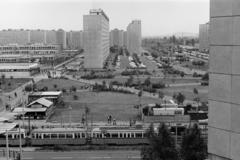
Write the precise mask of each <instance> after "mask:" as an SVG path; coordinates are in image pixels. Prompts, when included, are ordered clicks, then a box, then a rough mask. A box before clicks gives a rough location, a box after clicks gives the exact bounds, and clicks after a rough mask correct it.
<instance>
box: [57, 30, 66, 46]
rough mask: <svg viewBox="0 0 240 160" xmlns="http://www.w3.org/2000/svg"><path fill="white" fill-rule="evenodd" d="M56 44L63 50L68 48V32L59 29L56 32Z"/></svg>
mask: <svg viewBox="0 0 240 160" xmlns="http://www.w3.org/2000/svg"><path fill="white" fill-rule="evenodd" d="M56 42H57V44H58V45H60V46H61V49H66V48H67V37H66V32H65V31H64V30H63V29H59V30H57V32H56Z"/></svg>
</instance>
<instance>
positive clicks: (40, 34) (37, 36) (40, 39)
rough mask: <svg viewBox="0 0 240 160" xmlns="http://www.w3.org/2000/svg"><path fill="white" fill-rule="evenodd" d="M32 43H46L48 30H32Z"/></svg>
mask: <svg viewBox="0 0 240 160" xmlns="http://www.w3.org/2000/svg"><path fill="white" fill-rule="evenodd" d="M30 43H46V30H40V29H38V30H30Z"/></svg>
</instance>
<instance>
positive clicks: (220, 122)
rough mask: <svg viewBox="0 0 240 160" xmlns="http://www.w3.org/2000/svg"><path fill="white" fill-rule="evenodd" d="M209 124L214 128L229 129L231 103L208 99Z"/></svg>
mask: <svg viewBox="0 0 240 160" xmlns="http://www.w3.org/2000/svg"><path fill="white" fill-rule="evenodd" d="M208 115H209V121H208V123H209V125H210V126H214V127H216V128H221V129H226V130H230V129H231V104H230V103H222V102H217V101H209V114H208Z"/></svg>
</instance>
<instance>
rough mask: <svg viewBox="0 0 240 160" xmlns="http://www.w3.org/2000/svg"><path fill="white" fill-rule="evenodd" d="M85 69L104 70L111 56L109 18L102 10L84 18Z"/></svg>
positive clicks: (95, 10)
mask: <svg viewBox="0 0 240 160" xmlns="http://www.w3.org/2000/svg"><path fill="white" fill-rule="evenodd" d="M83 40H84V54H85V55H84V56H85V59H84V67H85V68H103V67H104V62H105V60H106V58H107V56H108V55H109V18H108V17H107V15H106V14H105V13H104V12H103V10H101V9H92V10H90V13H89V14H88V15H84V16H83Z"/></svg>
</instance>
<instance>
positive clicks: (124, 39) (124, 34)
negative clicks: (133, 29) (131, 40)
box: [123, 31, 128, 47]
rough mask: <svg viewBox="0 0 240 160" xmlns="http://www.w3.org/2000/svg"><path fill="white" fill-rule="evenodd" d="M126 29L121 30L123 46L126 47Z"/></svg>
mask: <svg viewBox="0 0 240 160" xmlns="http://www.w3.org/2000/svg"><path fill="white" fill-rule="evenodd" d="M127 42H128V41H127V31H124V32H123V46H125V47H127Z"/></svg>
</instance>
